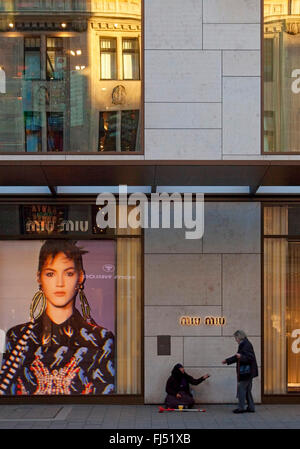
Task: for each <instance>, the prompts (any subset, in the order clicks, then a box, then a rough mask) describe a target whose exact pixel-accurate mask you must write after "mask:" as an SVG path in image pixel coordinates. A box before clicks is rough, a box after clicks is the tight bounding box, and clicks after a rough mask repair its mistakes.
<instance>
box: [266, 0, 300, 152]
mask: <svg viewBox="0 0 300 449" xmlns="http://www.w3.org/2000/svg"><path fill="white" fill-rule="evenodd" d="M264 109H265V111H268V113H270V112H271V113H272V114H273V118H274V122H273V126H274V130H272V132H273V133H275V134H276V139H274V140H273V142H272V144H270V139H269V138H265V139H264V151H265V152H269V153H278V152H288V153H289V152H300V143H299V142H300V127H299V125H298V124H299V110H300V1H299V0H281V1H280V2H279V1H275V0H264ZM264 126H265V128H264V131H265V133H270V129H268V121H267V120H265V122H264Z"/></svg>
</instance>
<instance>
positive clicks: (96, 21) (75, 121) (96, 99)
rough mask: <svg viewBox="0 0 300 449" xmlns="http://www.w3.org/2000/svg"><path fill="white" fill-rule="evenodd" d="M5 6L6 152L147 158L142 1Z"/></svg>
mask: <svg viewBox="0 0 300 449" xmlns="http://www.w3.org/2000/svg"><path fill="white" fill-rule="evenodd" d="M0 3H1V5H2V16H3V17H2V19H3V20H1V21H0V118H1V120H0V153H1V152H5V153H15V152H22V153H26V152H31V151H36V152H42V153H46V152H52V151H63V152H70V153H88V152H91V153H93V152H94V153H97V152H102V151H112V152H120V153H121V152H125V151H136V152H139V151H141V149H142V148H141V127H140V121H141V112H140V111H141V96H142V95H141V94H142V90H141V85H142V82H141V71H142V68H141V66H140V64H141V62H140V53H141V49H140V42H141V35H142V29H141V27H142V20H141V19H142V17H141V14H142V10H141V0H134V1H128V0H118V1H109V2H108V1H98V2H94V1H93V2H86V1H84V0H61V1H56V0H37V1H25V0H24V1H22V2H21V1H11V0H2V1H0ZM1 5H0V9H1ZM79 11H84V12H85V13H84V14H81V13H80V14H78V12H79ZM10 25H11V26H10ZM122 110H126V111H130V112H128V113H122V112H121V111H122ZM99 111H105V112H106V113H107V116H106V117H105V116H103V117H102V118H103V120H102V121H103V122H105V123H106V124H102V125H101V126H100V134H101V133H102V135H101V139H102V140H101V144H100V145H99V116H98V114H99ZM114 111H116V113H117V114H116V113H115V112H114ZM29 113H35V116H34V119H32V117H33V116H30V114H29ZM38 115H39V116H40V118H39V119H38V118H37V117H38ZM59 115H61V117H60V118H58V116H59ZM30 117H31V118H30ZM104 118H105V120H104ZM30 120H31V121H32V120H33V121H34V123H35V124H34V125H32V124H30V125H29V121H30ZM38 121H39V123H40V125H39V126H40V127H41V129H40V131H38V130H37V129H36V123H37V122H38ZM107 122H108V125H107ZM32 126H33V127H34V128H35V129H33V128H32ZM104 126H105V127H106V128H108V129H104ZM49 132H50V134H49ZM39 133H40V134H39ZM53 134H54V135H53ZM34 141H35V143H34ZM53 142H54V143H53Z"/></svg>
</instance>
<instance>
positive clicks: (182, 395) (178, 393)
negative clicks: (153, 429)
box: [165, 363, 209, 408]
mask: <svg viewBox="0 0 300 449" xmlns="http://www.w3.org/2000/svg"><path fill="white" fill-rule="evenodd" d="M208 377H209V374H205V375H204V376H202V377H199V379H194V378H193V377H192V376H189V375H188V374H187V373H186V372H185V371H184V367H183V366H182V365H181V364H180V363H177V365H175V366H174V368H173V370H172V374H171V376H170V377H169V379H168V381H167V385H166V392H167V396H166V399H165V406H166V408H178V405H183V406H184V408H192V407H193V405H194V404H195V401H194V398H193V396H192V394H191V391H190V386H189V384H192V385H199V384H200V383H201V382H203V381H204V380H205V379H207V378H208Z"/></svg>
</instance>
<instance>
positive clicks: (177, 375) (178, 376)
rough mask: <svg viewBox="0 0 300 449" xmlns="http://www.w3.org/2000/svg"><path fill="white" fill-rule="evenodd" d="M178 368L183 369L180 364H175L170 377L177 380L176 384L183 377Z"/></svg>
mask: <svg viewBox="0 0 300 449" xmlns="http://www.w3.org/2000/svg"><path fill="white" fill-rule="evenodd" d="M179 368H183V366H182V365H181V363H177V364H176V365H175V366H174V368H173V369H172V376H173V377H175V379H176V380H178V382H180V381H181V380H182V378H183V377H184V374H183V373H182V372H181V371H180V369H179Z"/></svg>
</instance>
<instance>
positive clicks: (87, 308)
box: [79, 284, 92, 322]
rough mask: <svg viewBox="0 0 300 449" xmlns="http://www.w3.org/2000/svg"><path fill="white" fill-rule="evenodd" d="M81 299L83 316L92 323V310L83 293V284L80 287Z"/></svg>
mask: <svg viewBox="0 0 300 449" xmlns="http://www.w3.org/2000/svg"><path fill="white" fill-rule="evenodd" d="M79 299H80V305H81V311H82V316H83V318H84V319H85V320H86V321H89V322H92V318H91V308H90V305H89V303H88V300H87V299H86V296H85V293H84V291H83V284H81V285H79Z"/></svg>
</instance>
